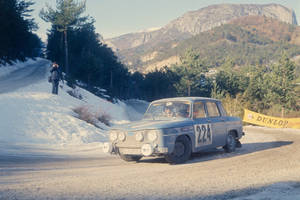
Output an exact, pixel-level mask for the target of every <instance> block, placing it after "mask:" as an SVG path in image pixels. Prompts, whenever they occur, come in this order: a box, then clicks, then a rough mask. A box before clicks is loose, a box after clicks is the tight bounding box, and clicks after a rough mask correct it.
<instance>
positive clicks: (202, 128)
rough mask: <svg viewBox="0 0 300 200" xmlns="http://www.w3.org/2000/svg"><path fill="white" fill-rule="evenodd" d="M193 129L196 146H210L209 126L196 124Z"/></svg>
mask: <svg viewBox="0 0 300 200" xmlns="http://www.w3.org/2000/svg"><path fill="white" fill-rule="evenodd" d="M194 128H195V133H196V134H195V135H196V145H197V146H203V145H208V144H212V132H211V125H210V124H197V125H195V126H194Z"/></svg>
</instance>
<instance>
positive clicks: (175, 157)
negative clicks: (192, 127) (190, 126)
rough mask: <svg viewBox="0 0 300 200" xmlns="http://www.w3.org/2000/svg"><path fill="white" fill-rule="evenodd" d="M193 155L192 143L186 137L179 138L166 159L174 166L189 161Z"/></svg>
mask: <svg viewBox="0 0 300 200" xmlns="http://www.w3.org/2000/svg"><path fill="white" fill-rule="evenodd" d="M191 153H192V145H191V141H190V140H189V139H188V138H187V137H186V136H179V137H178V138H177V139H176V142H175V147H174V150H173V152H172V153H170V154H167V155H166V156H165V159H166V161H167V162H169V163H172V164H180V163H184V162H186V161H188V160H189V159H190V156H191Z"/></svg>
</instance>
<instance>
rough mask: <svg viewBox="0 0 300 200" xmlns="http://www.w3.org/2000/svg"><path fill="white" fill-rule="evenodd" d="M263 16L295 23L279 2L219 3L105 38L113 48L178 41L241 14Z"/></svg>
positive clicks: (292, 14)
mask: <svg viewBox="0 0 300 200" xmlns="http://www.w3.org/2000/svg"><path fill="white" fill-rule="evenodd" d="M251 15H258V16H265V17H270V18H274V19H277V20H279V21H282V22H286V23H289V24H297V20H296V17H295V13H294V12H293V10H291V9H288V8H286V7H284V6H282V5H278V4H266V5H256V4H220V5H212V6H208V7H205V8H201V9H199V10H196V11H191V12H187V13H186V14H184V15H183V16H181V17H179V18H177V19H175V20H173V21H171V22H170V23H169V24H167V25H166V26H164V27H162V28H161V29H158V30H155V31H148V32H139V33H130V34H126V35H122V36H120V37H116V38H112V39H108V40H106V43H107V44H108V45H109V46H111V47H112V48H113V49H115V50H116V49H118V50H119V51H121V52H120V54H121V55H122V50H125V49H131V48H136V47H139V46H141V45H149V46H155V45H156V44H158V43H163V42H169V41H173V40H176V41H180V40H184V39H187V38H190V37H192V36H193V35H196V34H199V33H200V32H203V31H207V30H210V29H212V28H214V27H216V26H220V25H222V24H226V23H228V22H229V21H232V20H233V19H236V18H239V17H243V16H251ZM125 59H126V58H125Z"/></svg>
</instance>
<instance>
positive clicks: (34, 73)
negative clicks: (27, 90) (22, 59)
mask: <svg viewBox="0 0 300 200" xmlns="http://www.w3.org/2000/svg"><path fill="white" fill-rule="evenodd" d="M49 65H50V62H49V61H48V60H38V61H37V62H35V63H33V64H28V65H27V66H26V67H23V68H21V69H18V70H16V71H14V72H12V73H11V74H9V75H8V76H3V77H0V94H1V93H7V92H13V91H15V90H17V89H19V88H22V87H25V86H28V85H30V84H33V83H36V82H38V81H40V80H42V79H43V78H45V75H46V72H47V70H48V69H49Z"/></svg>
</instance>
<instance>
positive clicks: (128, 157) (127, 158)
mask: <svg viewBox="0 0 300 200" xmlns="http://www.w3.org/2000/svg"><path fill="white" fill-rule="evenodd" d="M119 156H120V158H121V159H122V160H125V161H126V162H137V161H139V160H140V159H141V158H142V157H143V156H137V155H124V154H121V153H119Z"/></svg>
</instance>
